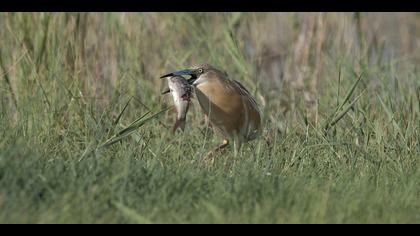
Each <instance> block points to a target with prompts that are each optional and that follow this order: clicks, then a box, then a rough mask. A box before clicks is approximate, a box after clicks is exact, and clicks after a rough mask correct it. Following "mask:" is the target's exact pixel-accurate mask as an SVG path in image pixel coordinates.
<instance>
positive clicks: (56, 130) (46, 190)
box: [0, 13, 420, 223]
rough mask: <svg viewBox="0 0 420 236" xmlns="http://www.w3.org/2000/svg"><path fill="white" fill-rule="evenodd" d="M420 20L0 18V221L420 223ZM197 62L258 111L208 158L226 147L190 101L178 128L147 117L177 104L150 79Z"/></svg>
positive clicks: (347, 16) (396, 16)
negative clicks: (237, 88) (249, 132)
mask: <svg viewBox="0 0 420 236" xmlns="http://www.w3.org/2000/svg"><path fill="white" fill-rule="evenodd" d="M419 26H420V18H419V16H418V14H414V13H413V14H408V13H405V14H403V13H369V14H366V13H360V14H352V13H327V14H318V13H305V14H297V13H279V14H277V13H217V14H216V13H194V14H193V13H177V14H175V13H146V14H135V13H129V14H121V13H88V14H86V13H1V14H0V28H1V29H2V30H1V31H0V44H1V45H3V46H2V48H1V49H0V64H1V67H0V137H1V138H0V189H1V190H0V223H419V222H420V184H419V180H420V167H419V158H420V134H419V125H420V103H419V100H420V76H419V73H418V65H419V62H420V56H419V55H420V53H419V50H420V47H419V42H418V40H417V39H418V38H419V36H420V27H419ZM174 29H175V30H174ZM396 31H398V32H399V33H395V32H396ZM203 62H207V63H211V64H213V65H215V66H217V67H219V68H221V69H223V70H225V71H226V72H227V73H228V74H229V75H231V77H232V78H234V79H237V80H239V81H241V82H242V83H243V84H244V85H245V86H246V87H247V88H249V89H250V91H251V92H252V93H253V94H254V95H255V97H256V98H257V101H258V103H259V104H260V105H261V110H262V111H263V113H264V128H263V133H262V135H261V136H260V137H259V138H258V139H257V140H255V141H253V142H251V143H249V144H247V145H245V146H244V148H243V149H242V150H241V153H240V155H239V157H237V158H236V159H235V158H234V155H233V150H231V149H229V150H228V151H227V152H226V153H225V154H223V155H221V156H219V157H218V158H217V159H216V162H215V166H214V167H213V168H209V169H207V168H202V167H201V165H200V164H201V162H200V161H201V157H202V156H203V155H204V154H206V153H207V151H208V150H209V149H210V148H212V147H214V146H215V145H217V144H218V143H219V142H220V141H221V140H220V138H219V137H217V136H216V135H214V134H213V132H212V131H211V130H207V129H206V128H205V125H204V122H203V116H202V114H201V112H200V108H199V106H198V104H197V103H194V104H193V106H192V108H191V110H190V112H189V113H188V118H187V120H188V123H187V128H186V132H184V133H177V134H176V135H174V136H173V135H171V134H170V132H169V128H168V127H170V126H171V125H172V124H173V122H174V118H175V113H174V111H173V110H170V111H165V112H164V113H161V114H159V113H158V112H159V111H162V110H164V109H165V108H166V107H168V105H171V104H172V101H171V100H170V98H169V97H168V96H162V95H160V92H161V91H162V89H163V86H164V85H163V83H162V81H161V80H159V79H158V78H159V76H160V75H162V74H163V73H165V72H170V71H172V70H175V69H182V68H185V67H188V66H189V65H191V64H196V63H203ZM157 113H158V114H159V115H157V116H153V114H157ZM140 118H142V119H140ZM135 120H139V122H133V121H135ZM132 122H133V123H132ZM134 128H135V129H134ZM121 129H123V131H126V133H124V132H120V133H119V134H120V135H126V136H124V139H119V138H118V137H121V136H118V131H120V130H121ZM115 134H117V135H116V136H113V135H115ZM128 134H129V135H128ZM113 137H114V138H115V137H117V139H118V142H113V141H114V140H115V139H110V138H113ZM106 141H109V142H108V143H106ZM110 143H112V145H105V146H106V147H103V148H98V147H100V145H101V144H110Z"/></svg>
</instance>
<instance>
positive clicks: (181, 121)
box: [172, 119, 185, 133]
mask: <svg viewBox="0 0 420 236" xmlns="http://www.w3.org/2000/svg"><path fill="white" fill-rule="evenodd" d="M178 128H181V130H182V131H184V129H185V119H178V120H176V122H175V124H174V126H173V128H172V133H175V131H176V130H177V129H178Z"/></svg>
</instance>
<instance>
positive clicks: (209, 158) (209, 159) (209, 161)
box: [203, 139, 229, 166]
mask: <svg viewBox="0 0 420 236" xmlns="http://www.w3.org/2000/svg"><path fill="white" fill-rule="evenodd" d="M228 145H229V140H228V139H223V142H222V144H220V145H219V146H217V147H216V148H214V149H213V150H211V151H210V152H208V153H207V155H206V156H205V157H204V159H203V161H204V162H205V163H206V165H211V166H213V164H214V156H215V155H216V153H217V152H220V151H223V150H224V149H225V148H226V147H227V146H228Z"/></svg>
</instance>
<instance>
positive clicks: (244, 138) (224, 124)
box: [161, 64, 261, 155]
mask: <svg viewBox="0 0 420 236" xmlns="http://www.w3.org/2000/svg"><path fill="white" fill-rule="evenodd" d="M176 75H190V76H191V78H190V79H189V80H188V82H189V83H190V84H192V85H193V86H194V88H195V89H194V91H195V94H196V97H197V100H198V102H199V104H200V106H201V108H202V110H203V112H204V114H205V115H206V117H207V119H208V120H209V121H210V124H211V125H212V127H214V128H215V130H216V131H217V133H219V134H221V136H223V143H222V144H220V145H219V146H218V147H217V148H215V149H214V150H212V151H210V152H209V154H208V155H213V154H214V153H215V152H217V151H221V150H222V149H224V148H225V147H227V146H228V145H229V143H230V141H233V143H234V146H235V155H237V153H238V151H239V150H240V148H241V146H242V144H243V143H245V142H248V141H250V140H253V139H255V138H256V137H257V136H258V134H259V133H260V127H261V112H260V110H259V108H258V105H257V103H256V101H255V99H254V98H253V97H252V95H251V94H250V92H249V91H248V90H247V89H246V88H245V87H244V86H243V85H242V84H241V83H239V82H238V81H236V80H232V79H229V77H228V75H227V74H226V73H224V72H222V71H220V70H218V69H216V68H214V67H213V66H211V65H209V64H203V65H199V66H194V67H192V68H190V69H185V70H180V71H176V72H172V73H169V74H166V75H163V76H161V78H165V77H168V76H176Z"/></svg>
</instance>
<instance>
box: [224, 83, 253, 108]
mask: <svg viewBox="0 0 420 236" xmlns="http://www.w3.org/2000/svg"><path fill="white" fill-rule="evenodd" d="M229 85H230V87H231V88H232V89H234V90H235V91H237V92H238V93H239V94H241V95H242V96H243V97H245V98H247V99H248V101H249V102H250V103H251V104H252V106H253V107H254V108H255V109H256V110H257V111H259V109H258V104H257V102H256V101H255V99H254V97H253V96H252V95H251V93H250V92H249V91H248V89H246V88H245V87H244V86H243V85H242V84H241V83H240V82H239V81H237V80H229Z"/></svg>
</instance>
